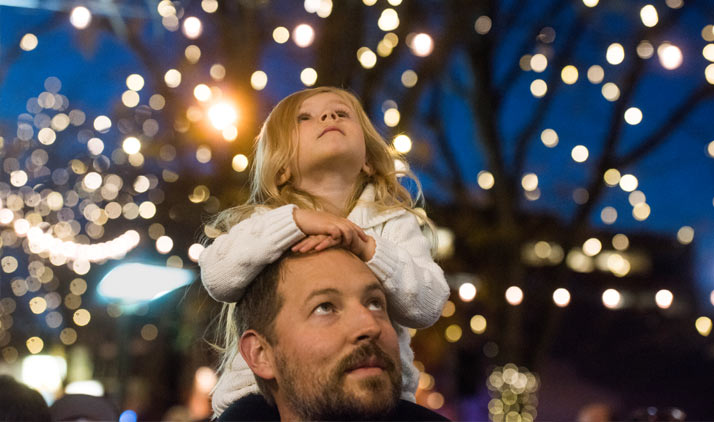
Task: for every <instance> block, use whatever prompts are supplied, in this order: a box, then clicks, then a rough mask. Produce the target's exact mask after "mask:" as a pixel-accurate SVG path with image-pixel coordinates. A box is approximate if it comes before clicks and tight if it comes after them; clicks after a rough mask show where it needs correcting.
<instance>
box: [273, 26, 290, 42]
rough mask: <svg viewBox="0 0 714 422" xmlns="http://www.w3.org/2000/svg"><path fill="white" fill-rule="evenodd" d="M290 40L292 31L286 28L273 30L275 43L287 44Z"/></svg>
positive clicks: (280, 27)
mask: <svg viewBox="0 0 714 422" xmlns="http://www.w3.org/2000/svg"><path fill="white" fill-rule="evenodd" d="M289 39H290V31H288V28H286V27H284V26H279V27H277V28H275V29H273V41H275V42H276V43H278V44H285V43H286V42H288V40H289Z"/></svg>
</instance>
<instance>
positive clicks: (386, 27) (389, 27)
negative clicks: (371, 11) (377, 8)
mask: <svg viewBox="0 0 714 422" xmlns="http://www.w3.org/2000/svg"><path fill="white" fill-rule="evenodd" d="M377 26H378V27H379V29H381V30H382V31H384V32H388V31H394V30H395V29H397V28H398V27H399V15H398V14H397V11H396V10H394V9H390V8H386V9H384V10H383V11H382V14H380V15H379V19H378V20H377Z"/></svg>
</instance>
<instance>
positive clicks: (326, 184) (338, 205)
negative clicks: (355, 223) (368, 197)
mask: <svg viewBox="0 0 714 422" xmlns="http://www.w3.org/2000/svg"><path fill="white" fill-rule="evenodd" d="M356 183H357V176H355V177H346V176H345V175H343V174H339V173H320V174H316V175H313V176H312V177H301V178H300V180H299V181H298V183H297V184H296V187H297V188H298V189H300V190H303V191H305V192H308V193H309V194H311V195H313V196H315V197H316V198H317V199H318V200H319V201H320V204H321V205H322V206H323V207H324V209H325V211H327V212H329V213H332V214H335V215H339V216H346V215H347V214H348V213H349V210H348V209H347V206H348V205H349V201H350V199H351V197H352V192H353V190H354V187H355V184H356Z"/></svg>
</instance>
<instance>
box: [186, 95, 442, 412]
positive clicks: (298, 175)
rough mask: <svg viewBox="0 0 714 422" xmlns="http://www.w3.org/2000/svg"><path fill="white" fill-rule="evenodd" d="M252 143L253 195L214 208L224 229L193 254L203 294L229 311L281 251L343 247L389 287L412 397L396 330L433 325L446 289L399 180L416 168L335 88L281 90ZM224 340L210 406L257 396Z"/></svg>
mask: <svg viewBox="0 0 714 422" xmlns="http://www.w3.org/2000/svg"><path fill="white" fill-rule="evenodd" d="M256 142H257V145H256V154H255V159H254V163H253V168H252V174H251V176H252V178H251V195H250V199H249V200H248V201H247V202H246V204H244V205H241V206H238V207H234V208H231V209H228V210H225V211H223V212H222V213H221V214H219V215H218V217H217V218H216V220H215V221H214V222H213V223H212V225H213V227H215V228H216V229H218V230H220V231H221V232H223V234H222V235H220V236H218V237H217V238H216V240H215V241H214V242H213V244H211V245H210V246H209V247H207V248H206V249H205V250H204V251H203V253H202V254H201V257H200V259H199V264H200V266H201V278H202V280H203V285H204V286H205V287H206V290H208V292H209V294H210V295H211V296H212V297H213V298H214V299H216V300H218V301H221V302H226V303H231V305H230V306H231V309H230V310H228V313H227V315H228V318H229V319H230V315H232V312H231V310H232V309H233V308H232V307H233V306H235V302H238V301H240V299H241V296H242V294H243V292H244V290H245V288H246V287H247V286H248V285H249V284H250V282H251V281H252V280H253V278H254V277H255V276H256V275H257V274H258V273H259V272H260V271H261V270H262V269H263V268H264V267H265V266H266V265H268V264H270V263H271V262H274V261H275V260H277V259H278V258H279V257H280V256H281V255H282V254H283V253H284V252H285V251H286V250H288V249H292V251H294V252H299V253H305V252H310V251H319V250H322V249H325V248H328V247H331V246H336V245H341V246H342V247H345V248H346V249H348V250H350V251H352V252H353V253H354V254H355V255H357V256H358V257H359V258H360V259H362V260H363V261H365V263H366V264H367V266H368V267H369V268H370V269H371V270H372V272H374V274H375V275H376V277H377V278H378V279H379V280H380V281H381V282H382V284H383V285H384V287H385V290H386V291H387V293H388V299H389V314H390V316H391V318H392V320H393V322H394V323H395V324H394V325H395V328H396V330H397V333H398V335H399V346H400V353H401V364H402V377H403V385H402V398H403V399H407V400H411V401H414V400H415V398H414V393H415V391H416V387H417V384H418V379H419V371H418V370H417V369H416V368H415V367H414V364H413V359H414V353H413V352H412V350H411V348H410V346H409V343H410V336H409V333H408V331H407V330H406V329H405V328H404V327H411V328H424V327H427V326H429V325H431V324H433V323H434V322H436V320H437V319H438V318H439V316H440V315H441V310H442V307H443V305H444V302H445V301H446V299H447V298H448V296H449V288H448V286H447V284H446V281H445V279H444V274H443V271H442V270H441V268H440V267H439V266H438V265H437V264H436V263H435V262H434V261H433V260H432V257H431V253H430V252H431V249H430V243H429V241H428V240H427V239H426V238H425V237H424V236H423V235H422V232H421V229H420V227H419V223H418V220H417V213H416V211H415V210H414V203H413V201H412V198H411V195H410V194H409V192H408V191H407V190H406V189H405V188H404V187H403V186H402V185H401V184H400V183H399V181H398V180H397V176H398V175H407V176H410V177H412V178H413V175H411V173H410V172H408V171H397V170H395V167H394V160H395V158H398V154H397V153H396V152H393V151H392V150H391V149H390V148H389V147H388V146H387V144H386V142H385V141H384V139H382V137H381V136H380V135H379V134H378V133H377V131H376V129H375V128H374V126H373V125H372V123H371V122H370V120H369V118H368V117H367V115H366V114H365V112H364V110H363V109H362V106H361V104H360V103H359V101H358V100H357V98H355V96H354V95H352V94H351V93H349V92H347V91H344V90H342V89H337V88H332V87H322V88H315V89H307V90H304V91H300V92H297V93H294V94H292V95H290V96H288V97H286V98H285V99H283V100H282V101H280V103H279V104H278V105H277V106H276V107H275V108H274V109H273V111H272V112H271V113H270V115H269V116H268V118H267V119H266V121H265V123H264V125H263V128H262V130H261V132H260V134H259V135H258V137H257V140H256ZM224 311H225V308H224ZM224 315H226V314H225V313H224ZM233 323H235V322H233ZM225 346H226V348H225V351H224V355H223V357H222V362H221V366H220V369H221V370H222V375H221V378H220V380H219V382H218V384H217V386H216V388H215V390H214V394H213V409H214V411H215V413H216V414H220V413H222V411H223V410H225V408H226V407H228V406H229V405H230V404H231V403H232V402H234V401H235V400H237V399H239V398H241V397H243V396H245V395H247V394H249V393H259V390H258V388H257V385H256V382H255V378H254V376H253V373H252V372H251V371H250V369H249V368H248V366H247V365H246V363H245V361H244V360H243V359H242V357H241V355H240V353H239V352H238V350H237V349H238V347H237V338H235V336H233V337H231V336H230V334H227V337H226V344H225Z"/></svg>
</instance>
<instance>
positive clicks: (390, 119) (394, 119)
mask: <svg viewBox="0 0 714 422" xmlns="http://www.w3.org/2000/svg"><path fill="white" fill-rule="evenodd" d="M400 119H401V115H400V114H399V110H397V109H396V108H393V107H392V108H389V109H387V111H385V112H384V124H385V125H387V126H389V127H395V126H396V125H398V124H399V120H400Z"/></svg>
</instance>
